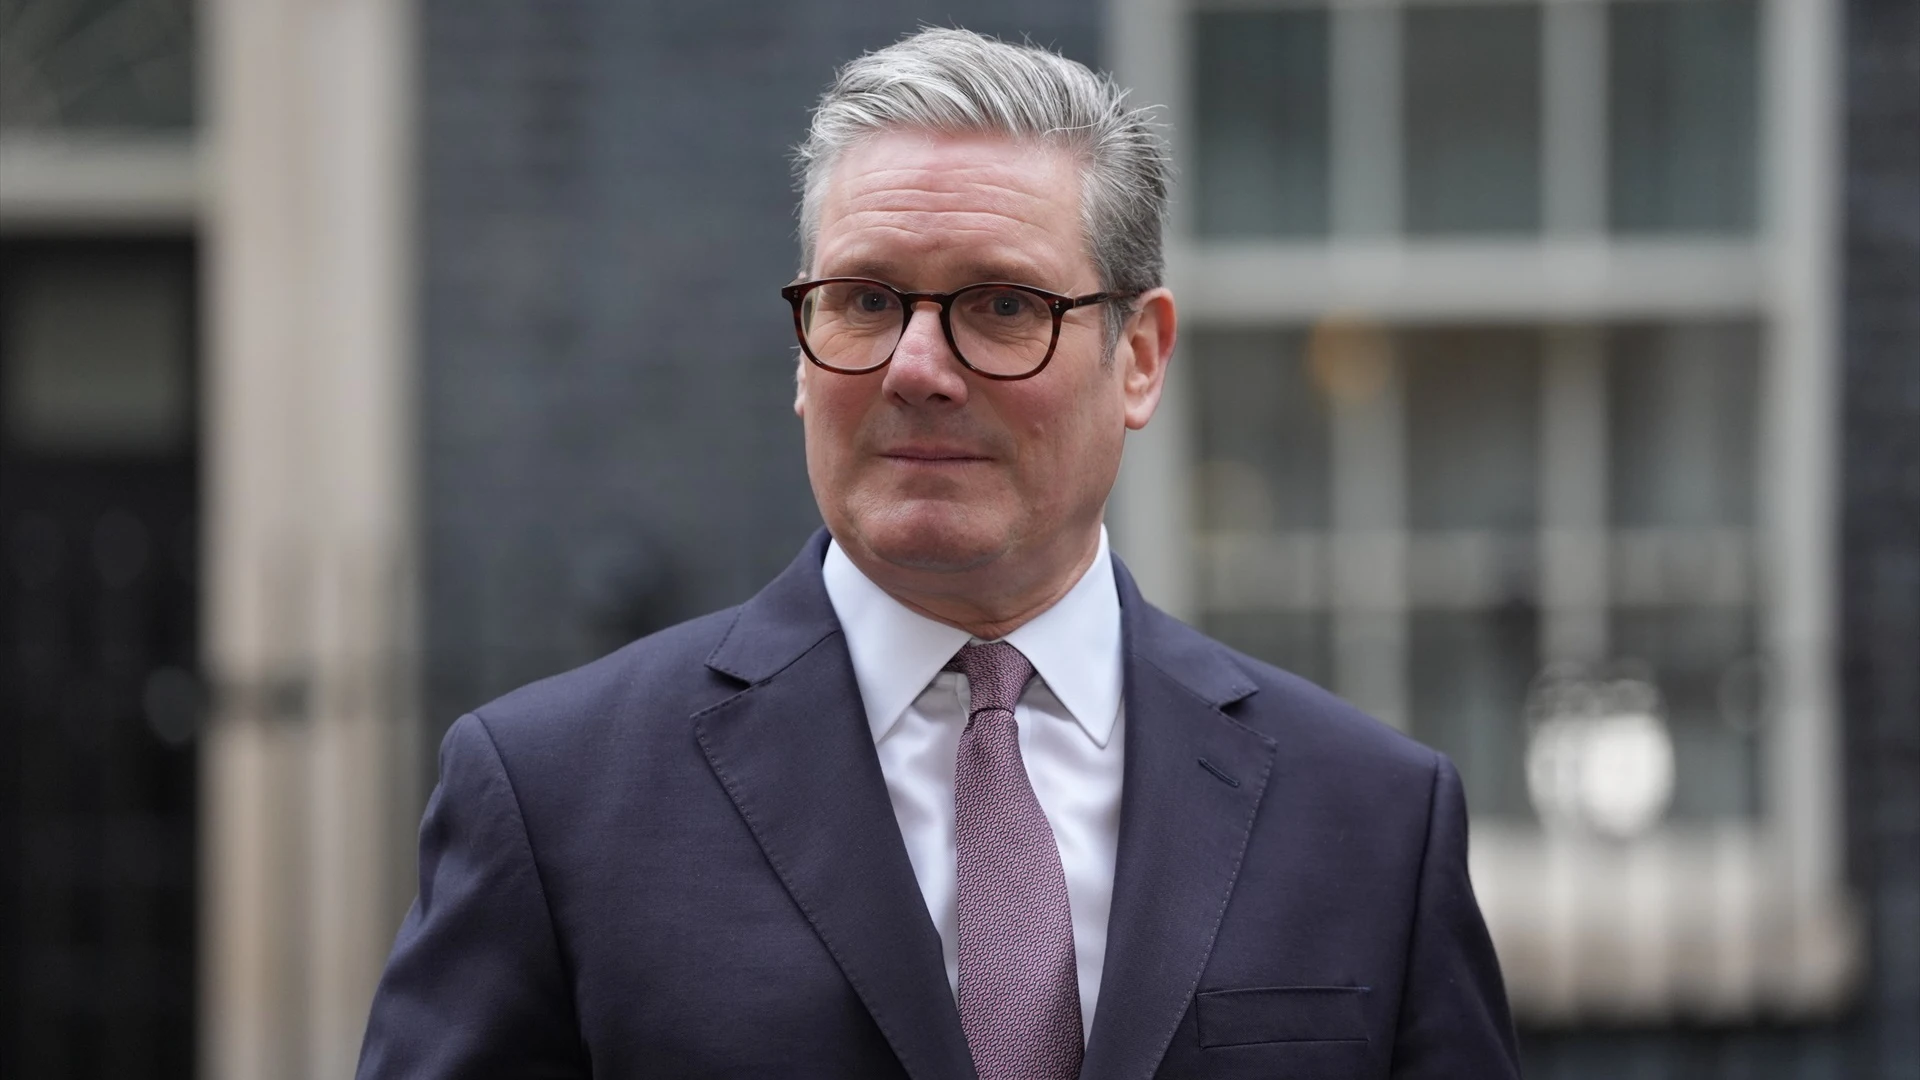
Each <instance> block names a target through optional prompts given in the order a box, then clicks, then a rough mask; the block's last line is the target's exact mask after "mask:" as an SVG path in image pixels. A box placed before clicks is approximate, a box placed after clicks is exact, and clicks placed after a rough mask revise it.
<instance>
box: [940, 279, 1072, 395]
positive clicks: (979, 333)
mask: <svg viewBox="0 0 1920 1080" xmlns="http://www.w3.org/2000/svg"><path fill="white" fill-rule="evenodd" d="M953 340H954V344H956V345H958V346H959V347H960V355H961V356H964V357H966V358H967V363H969V364H972V365H973V366H974V367H975V368H978V369H979V370H981V371H984V372H987V373H988V374H991V375H1025V374H1026V373H1027V372H1029V371H1032V370H1033V369H1034V368H1037V367H1039V366H1040V363H1041V361H1043V360H1045V359H1046V358H1047V349H1048V348H1049V347H1051V346H1052V344H1053V309H1052V308H1050V307H1048V306H1047V302H1046V301H1045V300H1044V299H1042V298H1041V297H1039V296H1036V295H1034V294H1033V293H1030V292H1028V291H1026V290H1025V289H1015V288H1011V287H1008V286H1005V285H976V286H974V287H973V288H970V289H964V290H962V291H961V292H960V294H959V295H957V296H955V297H954V298H953Z"/></svg>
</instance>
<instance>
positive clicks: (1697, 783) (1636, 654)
mask: <svg viewBox="0 0 1920 1080" xmlns="http://www.w3.org/2000/svg"><path fill="white" fill-rule="evenodd" d="M1612 622H1613V625H1612V636H1613V652H1614V655H1615V656H1616V657H1617V658H1619V659H1620V661H1621V662H1622V663H1624V664H1627V665H1629V666H1637V665H1640V664H1644V665H1645V671H1646V675H1647V677H1648V678H1649V680H1650V681H1651V682H1652V683H1653V685H1654V686H1655V687H1657V688H1658V689H1659V691H1660V696H1661V698H1662V700H1663V702H1664V704H1665V706H1666V721H1667V727H1668V730H1669V731H1670V732H1671V733H1672V735H1673V756H1674V788H1673V803H1672V806H1671V808H1670V809H1669V810H1668V816H1669V817H1671V818H1677V819H1682V820H1685V819H1695V820H1697V819H1701V818H1710V817H1727V816H1750V815H1753V814H1756V813H1758V812H1759V810H1760V792H1759V788H1760V785H1759V765H1760V763H1759V758H1758V750H1759V740H1758V739H1757V738H1756V737H1755V729H1756V727H1757V726H1758V725H1759V724H1760V723H1762V722H1763V720H1764V718H1763V717H1761V716H1759V715H1757V711H1758V709H1759V708H1760V707H1761V706H1760V704H1759V702H1760V698H1761V694H1760V693H1759V692H1758V691H1759V689H1760V686H1759V683H1758V681H1757V672H1758V669H1757V668H1756V666H1755V661H1754V619H1753V614H1752V610H1751V609H1749V608H1720V609H1712V608H1634V609H1627V610H1622V611H1617V612H1615V613H1614V617H1613V621H1612Z"/></svg>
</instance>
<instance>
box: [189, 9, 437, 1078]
mask: <svg viewBox="0 0 1920 1080" xmlns="http://www.w3.org/2000/svg"><path fill="white" fill-rule="evenodd" d="M202 12H203V19H204V21H203V24H202V25H203V27H204V33H205V38H204V42H203V44H204V54H205V56H206V58H207V61H206V70H207V71H208V73H209V74H208V76H207V80H208V81H207V84H206V86H205V87H204V100H205V101H206V103H207V114H208V138H207V142H206V152H207V159H206V160H207V165H208V168H209V174H210V180H211V191H212V197H211V199H210V203H209V206H208V212H207V217H206V223H207V228H206V242H205V246H204V251H205V254H206V263H205V272H206V281H207V288H206V290H205V295H206V296H207V303H208V310H207V312H206V320H205V322H206V326H207V327H208V341H207V349H206V357H207V361H206V362H207V369H206V377H205V380H204V381H205V385H206V387H207V398H206V407H205V409H204V413H203V415H204V421H203V422H204V423H205V425H206V429H205V445H206V448H207V453H206V458H205V459H206V461H207V475H206V492H207V507H208V509H207V516H206V531H205V535H204V543H203V550H204V552H205V555H204V557H205V559H206V568H205V580H206V582H207V583H208V586H207V588H208V594H207V604H206V609H205V610H206V619H205V623H204V625H205V642H204V650H205V658H206V666H207V671H208V674H209V677H210V679H211V681H212V684H213V685H214V687H215V690H216V692H215V695H214V701H215V706H214V715H213V718H212V723H211V724H210V725H209V730H208V733H207V738H206V740H205V743H204V749H203V755H204V756H203V760H202V766H203V775H202V791H203V818H202V820H203V831H202V837H203V839H202V843H203V863H202V882H203V896H204V900H203V905H202V909H203V912H204V915H203V919H204V921H203V924H202V935H203V937H202V941H203V946H202V947H203V959H202V970H203V980H202V986H203V989H202V995H203V996H202V1014H201V1015H202V1018H203V1030H202V1070H201V1071H202V1074H203V1075H204V1076H206V1077H209V1078H216V1080H229V1078H231V1080H250V1078H254V1077H269V1076H271V1077H292V1078H297V1077H311V1078H322V1077H325V1078H333V1077H347V1076H350V1075H352V1071H353V1066H354V1060H355V1055H356V1054H357V1052H358V1047H359V1040H360V1035H361V1031H362V1028H363V1026H364V1024H365V1022H366V1009H367V1004H368V1001H369V1000H370V998H371V994H372V991H373V986H374V983H375V981H376V980H377V978H378V976H379V972H380V966H381V962H382V960H383V959H384V957H385V955H386V952H387V949H388V946H389V945H390V944H391V941H392V935H393V931H394V928H395V927H396V926H397V924H398V921H399V918H400V916H401V914H402V912H403V910H404V904H405V902H406V898H407V897H410V896H411V895H412V881H411V879H410V867H411V851H412V837H413V824H414V822H415V821H416V820H417V815H418V812H419V791H418V783H417V777H418V776H419V774H420V763H419V761H418V753H417V749H416V747H417V741H418V737H419V736H418V729H417V726H416V716H415V705H414V703H415V700H416V697H417V695H416V693H415V691H414V687H413V670H414V667H415V664H414V658H415V654H416V648H415V644H414V643H415V641H416V632H415V615H414V607H415V604H414V594H415V592H416V589H417V574H416V571H415V557H414V535H413V534H414V524H413V523H414V506H415V502H416V496H415V493H414V490H413V485H414V475H415V468H414V463H413V462H414V444H415V431H414V429H415V421H414V416H415V409H414V407H413V401H412V383H413V366H414V365H413V352H414V350H413V341H412V337H411V329H410V319H411V308H412V297H411V289H410V286H411V281H412V274H411V263H410V261H409V249H410V239H411V234H410V229H411V223H410V216H411V215H410V192H409V184H410V176H409V164H410V161H411V153H410V145H411V132H410V130H409V129H410V123H411V118H412V115H413V101H412V94H411V88H412V67H413V51H412V41H411V34H412V29H413V25H414V22H415V12H414V9H413V5H412V4H410V3H408V2H406V0H209V2H208V3H206V4H205V5H203V7H202Z"/></svg>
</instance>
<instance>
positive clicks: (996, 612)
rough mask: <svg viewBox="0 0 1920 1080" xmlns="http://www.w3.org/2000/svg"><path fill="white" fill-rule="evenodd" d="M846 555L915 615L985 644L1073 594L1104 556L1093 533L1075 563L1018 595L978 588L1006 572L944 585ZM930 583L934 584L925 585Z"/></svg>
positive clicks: (979, 573)
mask: <svg viewBox="0 0 1920 1080" xmlns="http://www.w3.org/2000/svg"><path fill="white" fill-rule="evenodd" d="M842 550H845V551H846V552H847V557H848V558H849V559H851V560H853V563H854V565H855V566H858V567H859V568H860V572H861V573H863V574H865V575H867V578H868V580H870V581H872V582H873V583H874V584H876V585H878V586H880V588H881V589H882V590H884V591H885V592H886V593H887V595H888V596H891V597H893V598H894V599H895V600H898V601H900V602H901V603H902V604H904V605H906V606H907V607H908V608H910V609H912V610H913V611H916V612H919V613H920V614H922V615H925V616H926V617H927V618H929V619H932V620H934V621H935V622H940V623H945V624H946V625H948V626H952V627H956V628H958V629H961V630H965V631H966V632H967V633H969V634H972V635H973V636H974V637H977V638H980V639H982V640H985V641H995V640H998V639H1000V638H1003V637H1006V636H1007V635H1008V634H1011V633H1013V632H1014V631H1015V630H1017V629H1019V628H1020V627H1022V626H1024V625H1026V624H1027V623H1028V622H1031V621H1032V620H1033V619H1034V617H1035V616H1037V615H1039V614H1040V613H1041V612H1043V611H1045V610H1047V609H1048V608H1050V607H1052V606H1053V605H1055V604H1057V603H1059V602H1060V598H1061V597H1063V596H1065V595H1067V593H1069V592H1071V591H1072V590H1073V587H1074V586H1075V585H1076V584H1078V583H1079V581H1080V578H1081V577H1082V576H1084V575H1085V574H1086V572H1087V568H1088V567H1089V566H1092V565H1093V559H1094V556H1096V555H1098V554H1099V553H1100V533H1099V530H1098V529H1096V530H1094V533H1093V535H1092V537H1091V538H1090V539H1089V540H1088V541H1087V542H1086V543H1084V544H1081V545H1079V548H1078V550H1077V551H1074V552H1072V553H1071V555H1070V557H1068V558H1065V559H1061V560H1058V561H1057V562H1056V564H1055V568H1054V569H1053V570H1052V571H1051V572H1046V573H1041V574H1038V575H1035V576H1034V577H1033V578H1031V579H1029V580H1028V581H1027V582H1025V583H1022V584H1020V585H1018V586H1017V587H1015V588H1013V589H1005V588H1002V589H992V588H980V587H978V586H979V585H980V584H981V583H982V582H983V581H992V580H993V579H994V578H995V577H1001V578H1004V577H1005V570H1004V568H997V567H995V566H987V567H982V568H980V569H976V570H969V571H967V572H965V573H964V574H961V575H957V577H959V578H961V579H964V580H940V578H939V577H938V576H933V575H926V574H924V573H917V572H914V573H908V574H902V573H900V572H899V571H898V569H897V568H895V567H892V566H888V565H886V564H878V565H869V560H868V559H867V558H863V557H862V556H863V555H864V554H865V553H864V552H863V553H860V554H856V553H855V552H854V551H853V550H851V548H849V547H843V549H842ZM928 577H934V580H931V581H929V580H926V579H927V578H928Z"/></svg>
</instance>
